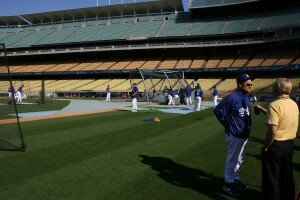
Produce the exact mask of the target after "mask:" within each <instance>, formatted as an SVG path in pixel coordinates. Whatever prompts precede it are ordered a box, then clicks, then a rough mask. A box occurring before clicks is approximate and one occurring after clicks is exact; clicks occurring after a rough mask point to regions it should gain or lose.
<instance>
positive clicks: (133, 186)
mask: <svg viewBox="0 0 300 200" xmlns="http://www.w3.org/2000/svg"><path fill="white" fill-rule="evenodd" d="M123 114H124V113H123ZM125 114H126V119H128V118H130V117H131V116H133V122H134V123H133V124H134V127H133V128H134V130H136V131H135V132H133V131H132V129H131V128H129V129H128V128H127V129H125V128H124V127H125V126H124V123H122V120H121V121H119V122H118V126H120V127H122V128H121V129H120V130H122V134H121V131H117V132H116V133H114V132H111V133H110V134H108V135H111V138H110V137H107V139H104V140H101V139H99V140H95V139H98V137H97V134H95V135H94V133H93V134H92V135H93V137H90V138H86V140H85V142H84V143H83V144H78V143H76V142H75V143H73V144H74V145H73V147H72V148H69V149H68V148H64V147H62V146H61V145H57V144H55V145H53V146H52V148H42V149H41V150H42V151H38V149H37V150H30V151H28V152H26V153H25V154H27V155H28V154H34V155H31V159H24V158H23V157H22V156H23V155H25V154H11V155H18V156H19V155H22V156H21V158H18V159H15V161H14V162H11V161H10V162H11V163H10V164H11V165H7V166H6V167H11V168H15V165H18V164H20V163H24V162H29V163H30V164H28V165H26V167H24V166H23V167H22V165H21V167H19V168H17V169H13V170H10V171H8V170H7V168H2V167H1V168H2V169H1V173H2V176H3V174H4V175H5V172H9V173H10V176H7V177H6V179H4V180H3V181H4V182H5V181H7V180H8V179H10V178H11V179H13V180H15V181H16V180H17V181H16V182H17V183H16V184H14V183H12V182H11V181H9V182H8V183H6V184H7V185H8V186H7V187H5V184H3V186H4V187H2V188H3V190H2V191H3V193H2V194H0V198H1V199H8V198H10V199H12V197H15V199H45V198H46V199H170V197H172V198H171V199H224V196H223V195H222V194H219V193H218V190H217V193H216V190H215V186H216V187H218V183H219V181H220V177H222V174H223V166H224V161H225V160H224V159H225V144H224V134H223V128H222V127H221V126H220V125H219V124H218V122H217V121H216V119H215V118H214V117H213V115H212V112H211V111H205V112H201V114H200V116H201V117H200V119H201V120H195V119H196V117H197V116H198V113H192V114H190V115H184V116H181V115H180V116H178V115H168V114H159V115H161V119H162V122H161V123H158V124H148V123H144V122H141V119H143V117H149V115H148V114H144V113H125ZM127 114H128V115H127ZM118 115H120V116H119V117H124V115H122V114H118ZM95 116H98V115H95ZM95 116H94V117H95ZM137 116H140V117H141V119H139V117H137ZM89 117H92V116H89ZM136 117H137V118H136ZM96 118H97V117H96ZM79 119H81V118H78V120H79ZM88 119H89V118H88ZM81 120H85V117H83V118H82V119H81ZM89 120H91V119H89ZM107 120H108V119H107ZM123 120H125V119H123ZM67 121H68V120H67ZM50 123H53V121H52V120H51V121H50ZM260 123H261V122H260ZM44 125H45V126H47V123H45V124H44ZM127 125H128V124H126V126H127ZM79 126H80V125H79ZM95 126H96V125H95ZM110 126H111V125H110ZM129 127H130V126H129ZM48 128H49V127H48ZM102 128H103V127H102ZM97 129H98V128H97ZM123 129H124V130H123ZM76 130H77V129H76ZM102 130H103V129H101V128H100V130H98V131H99V132H101V131H102ZM65 134H67V133H65ZM69 134H70V133H69ZM35 135H36V134H34V136H33V137H35ZM104 135H105V134H104ZM28 137H29V138H30V137H31V136H28ZM47 137H48V136H47ZM53 137H57V135H54V136H53ZM77 137H80V135H78V136H77ZM255 137H256V136H255ZM99 138H100V137H99ZM118 138H120V141H118ZM89 139H90V140H95V141H89ZM66 140H69V138H68V139H66ZM53 141H54V140H53ZM53 141H52V142H53ZM79 141H80V140H78V142H79ZM66 143H67V144H68V145H66V146H68V147H69V146H70V145H71V144H72V142H70V143H71V144H69V142H68V141H66ZM50 144H51V143H50ZM87 144H92V145H90V146H89V145H87ZM99 145H100V146H103V147H99V149H98V148H97V147H98V146H99ZM256 146H257V147H256V149H259V147H260V145H259V144H258V145H256ZM212 147H213V148H212ZM73 148H74V150H73ZM86 148H87V149H86ZM254 150H255V148H252V150H251V151H254ZM51 151H55V153H52V152H51ZM256 153H257V152H256ZM40 154H41V155H40ZM60 154H67V155H65V156H64V155H60ZM76 155H77V156H78V157H80V158H75V156H76ZM139 155H145V156H148V157H150V158H154V161H152V162H150V163H149V162H148V164H147V163H146V162H144V163H143V162H142V160H144V159H143V158H142V157H139ZM57 157H58V158H57ZM157 158H158V159H157ZM250 158H251V156H250ZM252 158H253V157H252ZM48 160H49V161H48ZM170 160H171V161H170ZM51 161H52V162H51ZM246 161H247V162H246V163H245V165H246V166H250V167H249V168H250V170H249V171H250V172H249V175H248V174H245V173H244V171H246V169H245V168H244V169H243V170H242V172H243V178H244V179H245V180H246V183H249V181H252V180H258V179H257V177H254V178H253V177H252V176H253V175H251V171H259V166H260V164H259V161H258V160H257V159H254V158H253V159H251V160H250V159H249V158H248V157H247V158H246ZM298 161H299V159H298ZM1 162H2V163H5V162H6V160H3V161H1ZM39 162H41V163H39ZM64 162H65V163H64ZM164 162H166V163H167V164H168V163H171V166H175V169H174V167H173V169H172V168H171V169H170V168H168V167H167V166H165V165H164V164H159V163H164ZM250 162H251V163H250ZM153 163H154V164H153ZM155 163H156V165H155ZM298 163H299V162H298ZM28 168H32V171H29V172H26V171H27V170H31V169H28ZM43 168H45V169H43ZM257 169H258V170H257ZM247 170H248V169H247ZM17 171H21V172H22V171H23V172H25V174H22V173H21V172H19V173H18V172H17ZM15 173H17V175H15ZM254 175H255V174H254ZM185 176H186V177H189V178H188V179H187V178H185ZM255 176H256V175H255ZM197 177H198V178H199V179H198V178H197ZM298 177H299V175H298ZM295 178H297V176H295ZM18 179H23V181H20V182H18ZM244 179H243V180H244ZM191 180H192V181H191ZM255 185H259V181H258V182H257V181H255ZM198 186H201V187H198ZM218 189H219V188H218ZM258 190H259V188H258V189H256V188H254V189H253V187H251V190H250V192H251V194H252V193H253V194H254V196H253V195H252V196H251V198H252V197H255V198H259V195H258V194H257V191H258ZM16 191H17V192H16ZM245 195H248V193H246V194H245ZM165 197H166V198H165ZM167 197H169V198H167ZM226 199H227V196H226Z"/></svg>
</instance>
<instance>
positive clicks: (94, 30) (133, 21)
mask: <svg viewBox="0 0 300 200" xmlns="http://www.w3.org/2000/svg"><path fill="white" fill-rule="evenodd" d="M235 1H237V0H230V1H229V0H228V1H224V3H225V2H235ZM193 2H197V1H192V3H193ZM201 2H202V3H206V2H207V3H208V2H210V3H214V2H215V3H218V2H220V0H213V1H211V0H209V1H208V0H207V1H201ZM299 18H300V7H294V8H289V9H282V10H275V11H271V12H269V13H267V12H260V13H255V14H244V15H233V16H227V17H216V18H214V17H212V18H198V19H197V18H195V19H192V18H191V16H190V13H189V12H179V13H177V14H174V13H171V14H160V15H148V16H136V17H134V16H133V17H126V18H113V19H102V20H90V21H84V22H83V21H80V22H64V23H57V24H52V25H49V24H45V25H40V24H38V25H34V26H30V27H22V28H10V27H2V28H0V43H1V42H2V43H5V44H6V46H7V47H8V48H13V47H28V46H32V45H46V44H61V43H72V42H85V41H106V40H124V39H137V38H153V37H156V38H160V37H177V36H196V35H199V36H203V35H219V34H232V33H242V32H254V31H260V30H268V29H275V28H283V27H294V26H299V25H300V22H299Z"/></svg>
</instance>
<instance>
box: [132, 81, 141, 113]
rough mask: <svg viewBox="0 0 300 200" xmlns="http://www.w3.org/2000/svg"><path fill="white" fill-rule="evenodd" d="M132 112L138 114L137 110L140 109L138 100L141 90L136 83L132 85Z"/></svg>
mask: <svg viewBox="0 0 300 200" xmlns="http://www.w3.org/2000/svg"><path fill="white" fill-rule="evenodd" d="M131 92H132V98H133V99H132V110H131V112H137V109H138V107H137V100H138V98H139V89H138V87H137V86H136V83H134V84H133V85H132V91H131Z"/></svg>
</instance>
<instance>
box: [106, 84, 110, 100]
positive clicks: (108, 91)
mask: <svg viewBox="0 0 300 200" xmlns="http://www.w3.org/2000/svg"><path fill="white" fill-rule="evenodd" d="M106 101H111V100H110V87H109V85H108V86H107V88H106Z"/></svg>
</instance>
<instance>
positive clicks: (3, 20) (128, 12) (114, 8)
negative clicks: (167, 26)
mask: <svg viewBox="0 0 300 200" xmlns="http://www.w3.org/2000/svg"><path fill="white" fill-rule="evenodd" d="M174 11H183V4H182V1H181V0H149V1H145V2H138V3H128V4H116V5H107V6H98V7H89V8H79V9H71V10H61V11H52V12H43V13H34V14H24V15H20V16H3V17H0V25H7V24H9V25H24V24H27V22H26V21H25V20H27V21H29V22H31V23H33V24H36V23H41V22H44V23H46V22H51V21H53V22H55V21H62V20H63V21H68V20H78V19H89V18H91V19H92V18H107V17H113V16H132V15H142V14H144V15H146V14H149V13H161V12H174ZM22 18H24V19H25V20H24V19H22Z"/></svg>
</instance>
